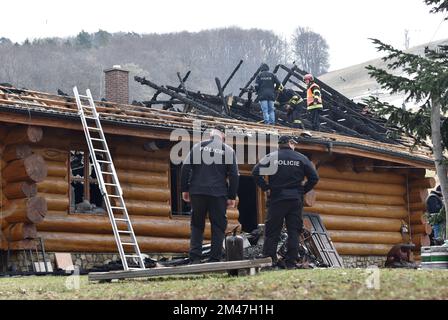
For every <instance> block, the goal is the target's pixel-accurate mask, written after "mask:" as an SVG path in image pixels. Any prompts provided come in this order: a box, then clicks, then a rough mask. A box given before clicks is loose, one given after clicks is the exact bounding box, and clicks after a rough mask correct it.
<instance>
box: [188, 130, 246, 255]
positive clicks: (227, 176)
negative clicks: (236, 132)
mask: <svg viewBox="0 0 448 320" xmlns="http://www.w3.org/2000/svg"><path fill="white" fill-rule="evenodd" d="M224 139H225V133H224V128H223V127H217V128H215V129H213V130H212V131H211V133H210V139H209V140H206V141H202V142H199V143H197V144H195V145H194V146H193V148H192V149H191V150H190V152H189V154H188V155H187V157H186V158H185V160H184V163H183V165H182V169H181V189H182V198H183V200H184V201H186V202H190V203H191V207H192V215H191V238H190V253H189V258H190V262H191V263H199V262H200V261H201V258H202V242H203V240H204V228H205V219H206V215H207V213H208V214H209V219H210V222H211V231H212V241H211V253H210V258H209V262H218V261H220V260H221V257H222V247H223V241H224V236H225V230H226V228H227V217H226V210H227V208H228V207H235V199H236V194H237V191H238V180H239V173H238V166H237V162H236V156H235V152H234V150H233V149H232V148H231V147H230V146H228V145H227V144H225V143H224ZM227 181H228V182H227Z"/></svg>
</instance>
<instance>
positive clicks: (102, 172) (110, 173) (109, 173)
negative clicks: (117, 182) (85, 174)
mask: <svg viewBox="0 0 448 320" xmlns="http://www.w3.org/2000/svg"><path fill="white" fill-rule="evenodd" d="M101 174H108V175H112V176H113V175H114V173H113V172H104V171H101Z"/></svg>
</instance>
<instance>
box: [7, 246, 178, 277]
mask: <svg viewBox="0 0 448 320" xmlns="http://www.w3.org/2000/svg"><path fill="white" fill-rule="evenodd" d="M71 255H72V261H73V264H74V265H75V266H77V267H79V269H80V270H89V269H92V268H97V267H101V266H103V265H107V264H109V263H110V262H112V261H118V260H120V255H119V254H118V253H116V254H111V253H72V254H71ZM148 256H149V257H150V258H151V259H153V260H160V259H171V258H173V257H176V256H179V255H176V254H154V255H148ZM33 259H34V262H37V261H38V260H37V259H36V252H34V253H33ZM46 259H47V261H49V262H51V265H52V267H53V270H56V263H55V254H54V253H47V254H46ZM39 261H40V262H43V257H42V255H41V254H40V255H39ZM8 267H9V271H14V272H16V271H17V272H29V271H33V269H32V264H31V259H30V255H29V253H26V254H25V253H24V252H23V251H18V252H11V255H10V257H9V262H8ZM5 271H6V252H4V251H3V252H2V251H0V273H1V272H5Z"/></svg>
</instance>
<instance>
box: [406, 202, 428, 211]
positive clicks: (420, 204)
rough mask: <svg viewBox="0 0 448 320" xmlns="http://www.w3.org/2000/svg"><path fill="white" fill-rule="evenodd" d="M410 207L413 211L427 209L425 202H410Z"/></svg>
mask: <svg viewBox="0 0 448 320" xmlns="http://www.w3.org/2000/svg"><path fill="white" fill-rule="evenodd" d="M409 209H410V210H411V211H426V203H425V202H415V203H410V204H409Z"/></svg>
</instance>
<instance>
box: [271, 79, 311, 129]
mask: <svg viewBox="0 0 448 320" xmlns="http://www.w3.org/2000/svg"><path fill="white" fill-rule="evenodd" d="M302 101H303V99H302V97H300V95H299V94H298V93H297V92H295V91H294V90H292V89H289V88H285V89H283V90H281V91H280V93H279V94H278V97H277V102H278V103H279V104H280V105H281V106H282V105H283V106H285V109H286V116H287V117H288V122H289V123H292V124H293V126H294V127H295V128H301V129H305V128H304V126H303V123H302V121H301V120H300V103H302Z"/></svg>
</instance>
